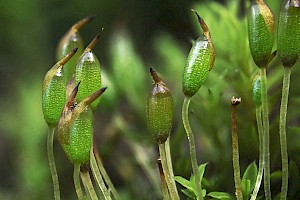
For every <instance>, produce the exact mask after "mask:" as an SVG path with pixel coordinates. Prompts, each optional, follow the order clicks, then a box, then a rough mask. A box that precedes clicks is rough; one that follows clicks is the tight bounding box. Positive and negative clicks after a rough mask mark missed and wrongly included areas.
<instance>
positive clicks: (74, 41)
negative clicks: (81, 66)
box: [56, 16, 94, 80]
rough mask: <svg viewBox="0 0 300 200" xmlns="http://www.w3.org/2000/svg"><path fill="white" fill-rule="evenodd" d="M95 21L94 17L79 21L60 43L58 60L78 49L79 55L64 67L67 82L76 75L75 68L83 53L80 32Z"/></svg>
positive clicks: (57, 54)
mask: <svg viewBox="0 0 300 200" xmlns="http://www.w3.org/2000/svg"><path fill="white" fill-rule="evenodd" d="M93 19H94V17H93V16H89V17H86V18H84V19H82V20H80V21H78V22H77V23H76V24H74V25H73V26H72V27H71V28H70V30H69V31H68V32H67V33H66V34H65V35H64V36H63V37H62V38H61V40H60V41H59V44H58V47H57V53H56V57H57V59H58V60H59V59H61V58H62V57H63V56H64V55H65V54H66V53H67V52H69V51H70V50H71V49H73V48H75V47H76V48H78V54H76V56H74V57H73V58H72V59H71V60H70V62H68V64H67V65H66V66H65V67H64V72H65V77H66V80H69V79H70V78H71V76H72V74H74V73H75V66H76V63H77V60H78V58H79V57H80V55H81V54H82V52H83V48H84V45H83V41H82V38H81V36H80V34H79V32H78V31H79V30H80V29H81V28H82V27H83V26H84V25H86V24H88V23H89V22H91V21H92V20H93Z"/></svg>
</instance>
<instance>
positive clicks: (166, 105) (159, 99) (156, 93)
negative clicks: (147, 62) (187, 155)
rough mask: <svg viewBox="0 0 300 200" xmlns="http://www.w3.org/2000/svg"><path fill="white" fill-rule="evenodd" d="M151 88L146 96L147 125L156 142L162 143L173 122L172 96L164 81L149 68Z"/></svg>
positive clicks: (167, 135) (166, 137)
mask: <svg viewBox="0 0 300 200" xmlns="http://www.w3.org/2000/svg"><path fill="white" fill-rule="evenodd" d="M150 72H151V75H152V77H153V81H154V84H153V88H152V90H151V91H150V93H149V96H148V98H147V118H148V127H149V131H150V132H151V134H152V136H153V138H154V139H155V141H156V142H157V143H158V144H163V143H164V142H165V141H166V140H167V139H168V137H169V134H170V131H171V128H172V122H173V98H172V95H171V92H170V90H169V89H168V88H167V87H166V85H165V83H164V82H163V81H162V80H161V79H160V78H159V77H158V76H157V74H156V72H155V70H154V69H153V68H150Z"/></svg>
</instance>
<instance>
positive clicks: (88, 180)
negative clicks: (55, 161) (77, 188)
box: [81, 171, 98, 200]
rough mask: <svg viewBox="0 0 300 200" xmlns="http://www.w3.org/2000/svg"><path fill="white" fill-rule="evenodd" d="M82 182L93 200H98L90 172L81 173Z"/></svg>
mask: <svg viewBox="0 0 300 200" xmlns="http://www.w3.org/2000/svg"><path fill="white" fill-rule="evenodd" d="M81 180H82V182H83V185H84V187H85V188H86V190H87V191H86V192H88V193H89V194H90V197H91V199H92V200H98V197H97V194H96V192H95V189H94V186H93V183H92V180H91V177H90V173H89V171H84V172H81Z"/></svg>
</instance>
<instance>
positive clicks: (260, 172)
mask: <svg viewBox="0 0 300 200" xmlns="http://www.w3.org/2000/svg"><path fill="white" fill-rule="evenodd" d="M256 122H257V129H258V138H259V161H258V163H259V164H258V173H257V177H256V181H255V186H254V189H253V192H252V195H251V199H250V200H255V199H256V197H257V194H258V191H259V188H260V185H261V181H262V177H263V171H264V160H263V131H264V130H263V125H262V119H261V106H256Z"/></svg>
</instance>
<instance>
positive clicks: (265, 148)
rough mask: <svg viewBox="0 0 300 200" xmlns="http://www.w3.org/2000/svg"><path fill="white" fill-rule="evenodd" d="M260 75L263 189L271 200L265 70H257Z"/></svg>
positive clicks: (267, 198)
mask: <svg viewBox="0 0 300 200" xmlns="http://www.w3.org/2000/svg"><path fill="white" fill-rule="evenodd" d="M259 70H260V75H261V98H262V121H263V130H264V134H263V137H264V138H263V141H264V145H263V163H264V188H265V197H266V200H271V186H270V150H269V146H270V145H269V143H270V141H269V111H268V97H267V68H266V67H261V68H259Z"/></svg>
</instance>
